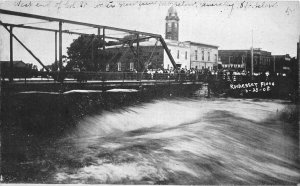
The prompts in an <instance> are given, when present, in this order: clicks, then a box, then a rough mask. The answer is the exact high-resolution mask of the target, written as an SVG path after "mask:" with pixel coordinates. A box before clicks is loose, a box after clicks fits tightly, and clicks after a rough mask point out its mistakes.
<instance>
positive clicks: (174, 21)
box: [165, 6, 179, 41]
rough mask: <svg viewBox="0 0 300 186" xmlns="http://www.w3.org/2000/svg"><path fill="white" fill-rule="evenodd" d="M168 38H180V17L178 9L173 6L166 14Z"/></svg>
mask: <svg viewBox="0 0 300 186" xmlns="http://www.w3.org/2000/svg"><path fill="white" fill-rule="evenodd" d="M165 38H166V39H169V40H174V41H178V38H179V17H178V15H177V11H176V10H175V8H174V7H173V6H172V7H171V8H169V10H168V14H167V16H166V35H165Z"/></svg>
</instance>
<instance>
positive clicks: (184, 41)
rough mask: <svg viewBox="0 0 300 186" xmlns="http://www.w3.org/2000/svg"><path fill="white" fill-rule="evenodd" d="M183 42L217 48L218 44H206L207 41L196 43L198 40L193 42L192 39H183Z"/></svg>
mask: <svg viewBox="0 0 300 186" xmlns="http://www.w3.org/2000/svg"><path fill="white" fill-rule="evenodd" d="M184 42H188V43H190V44H196V45H205V46H211V47H215V48H219V46H218V45H212V44H207V43H198V42H193V41H184Z"/></svg>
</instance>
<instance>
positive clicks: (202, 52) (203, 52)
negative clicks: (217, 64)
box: [201, 50, 204, 61]
mask: <svg viewBox="0 0 300 186" xmlns="http://www.w3.org/2000/svg"><path fill="white" fill-rule="evenodd" d="M201 52H202V61H204V50H202V51H201Z"/></svg>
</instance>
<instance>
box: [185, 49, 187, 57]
mask: <svg viewBox="0 0 300 186" xmlns="http://www.w3.org/2000/svg"><path fill="white" fill-rule="evenodd" d="M185 59H187V51H185Z"/></svg>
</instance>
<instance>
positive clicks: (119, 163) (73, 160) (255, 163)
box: [1, 97, 300, 185]
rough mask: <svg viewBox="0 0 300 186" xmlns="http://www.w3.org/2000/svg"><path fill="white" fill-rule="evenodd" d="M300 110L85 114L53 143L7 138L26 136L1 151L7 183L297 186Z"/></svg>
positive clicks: (231, 107)
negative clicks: (299, 113) (298, 113)
mask: <svg viewBox="0 0 300 186" xmlns="http://www.w3.org/2000/svg"><path fill="white" fill-rule="evenodd" d="M295 109H296V106H295V105H293V104H290V103H287V102H285V101H280V100H252V99H232V98H215V99H213V98H212V99H205V98H199V97H193V98H172V99H156V100H152V101H150V102H146V103H139V104H135V105H131V106H130V105H129V106H125V107H121V108H116V109H110V110H105V109H104V110H101V111H99V113H97V112H96V113H95V112H93V113H92V114H87V115H85V116H83V117H81V118H80V119H78V120H77V121H76V125H73V127H70V128H68V129H67V130H64V132H63V133H61V134H60V135H57V136H56V137H55V138H53V137H48V136H47V137H44V138H43V139H41V137H40V136H39V137H37V135H33V134H31V133H30V131H28V130H25V129H18V132H16V131H15V132H10V134H7V133H6V134H2V137H3V135H4V139H6V137H5V135H21V136H22V138H20V137H15V138H13V137H9V139H10V140H12V139H15V140H16V141H10V142H9V144H10V145H11V144H13V146H9V147H8V145H6V146H5V145H4V146H5V148H7V149H4V147H3V145H2V149H3V151H4V152H5V153H4V155H2V168H1V169H2V175H3V181H4V182H17V183H88V184H94V183H100V184H256V185H257V184H296V183H299V182H300V173H299V170H300V169H299V159H298V157H299V156H298V155H299V154H298V153H299V148H298V146H299V143H298V142H299V141H298V130H299V128H298V126H297V121H296V120H297V119H295V118H297V116H296V114H295V113H296V111H295ZM45 122H51V121H45ZM16 130H17V129H16ZM30 130H33V129H30ZM7 138H8V137H7ZM18 140H19V141H18ZM20 141H22V142H20Z"/></svg>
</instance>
